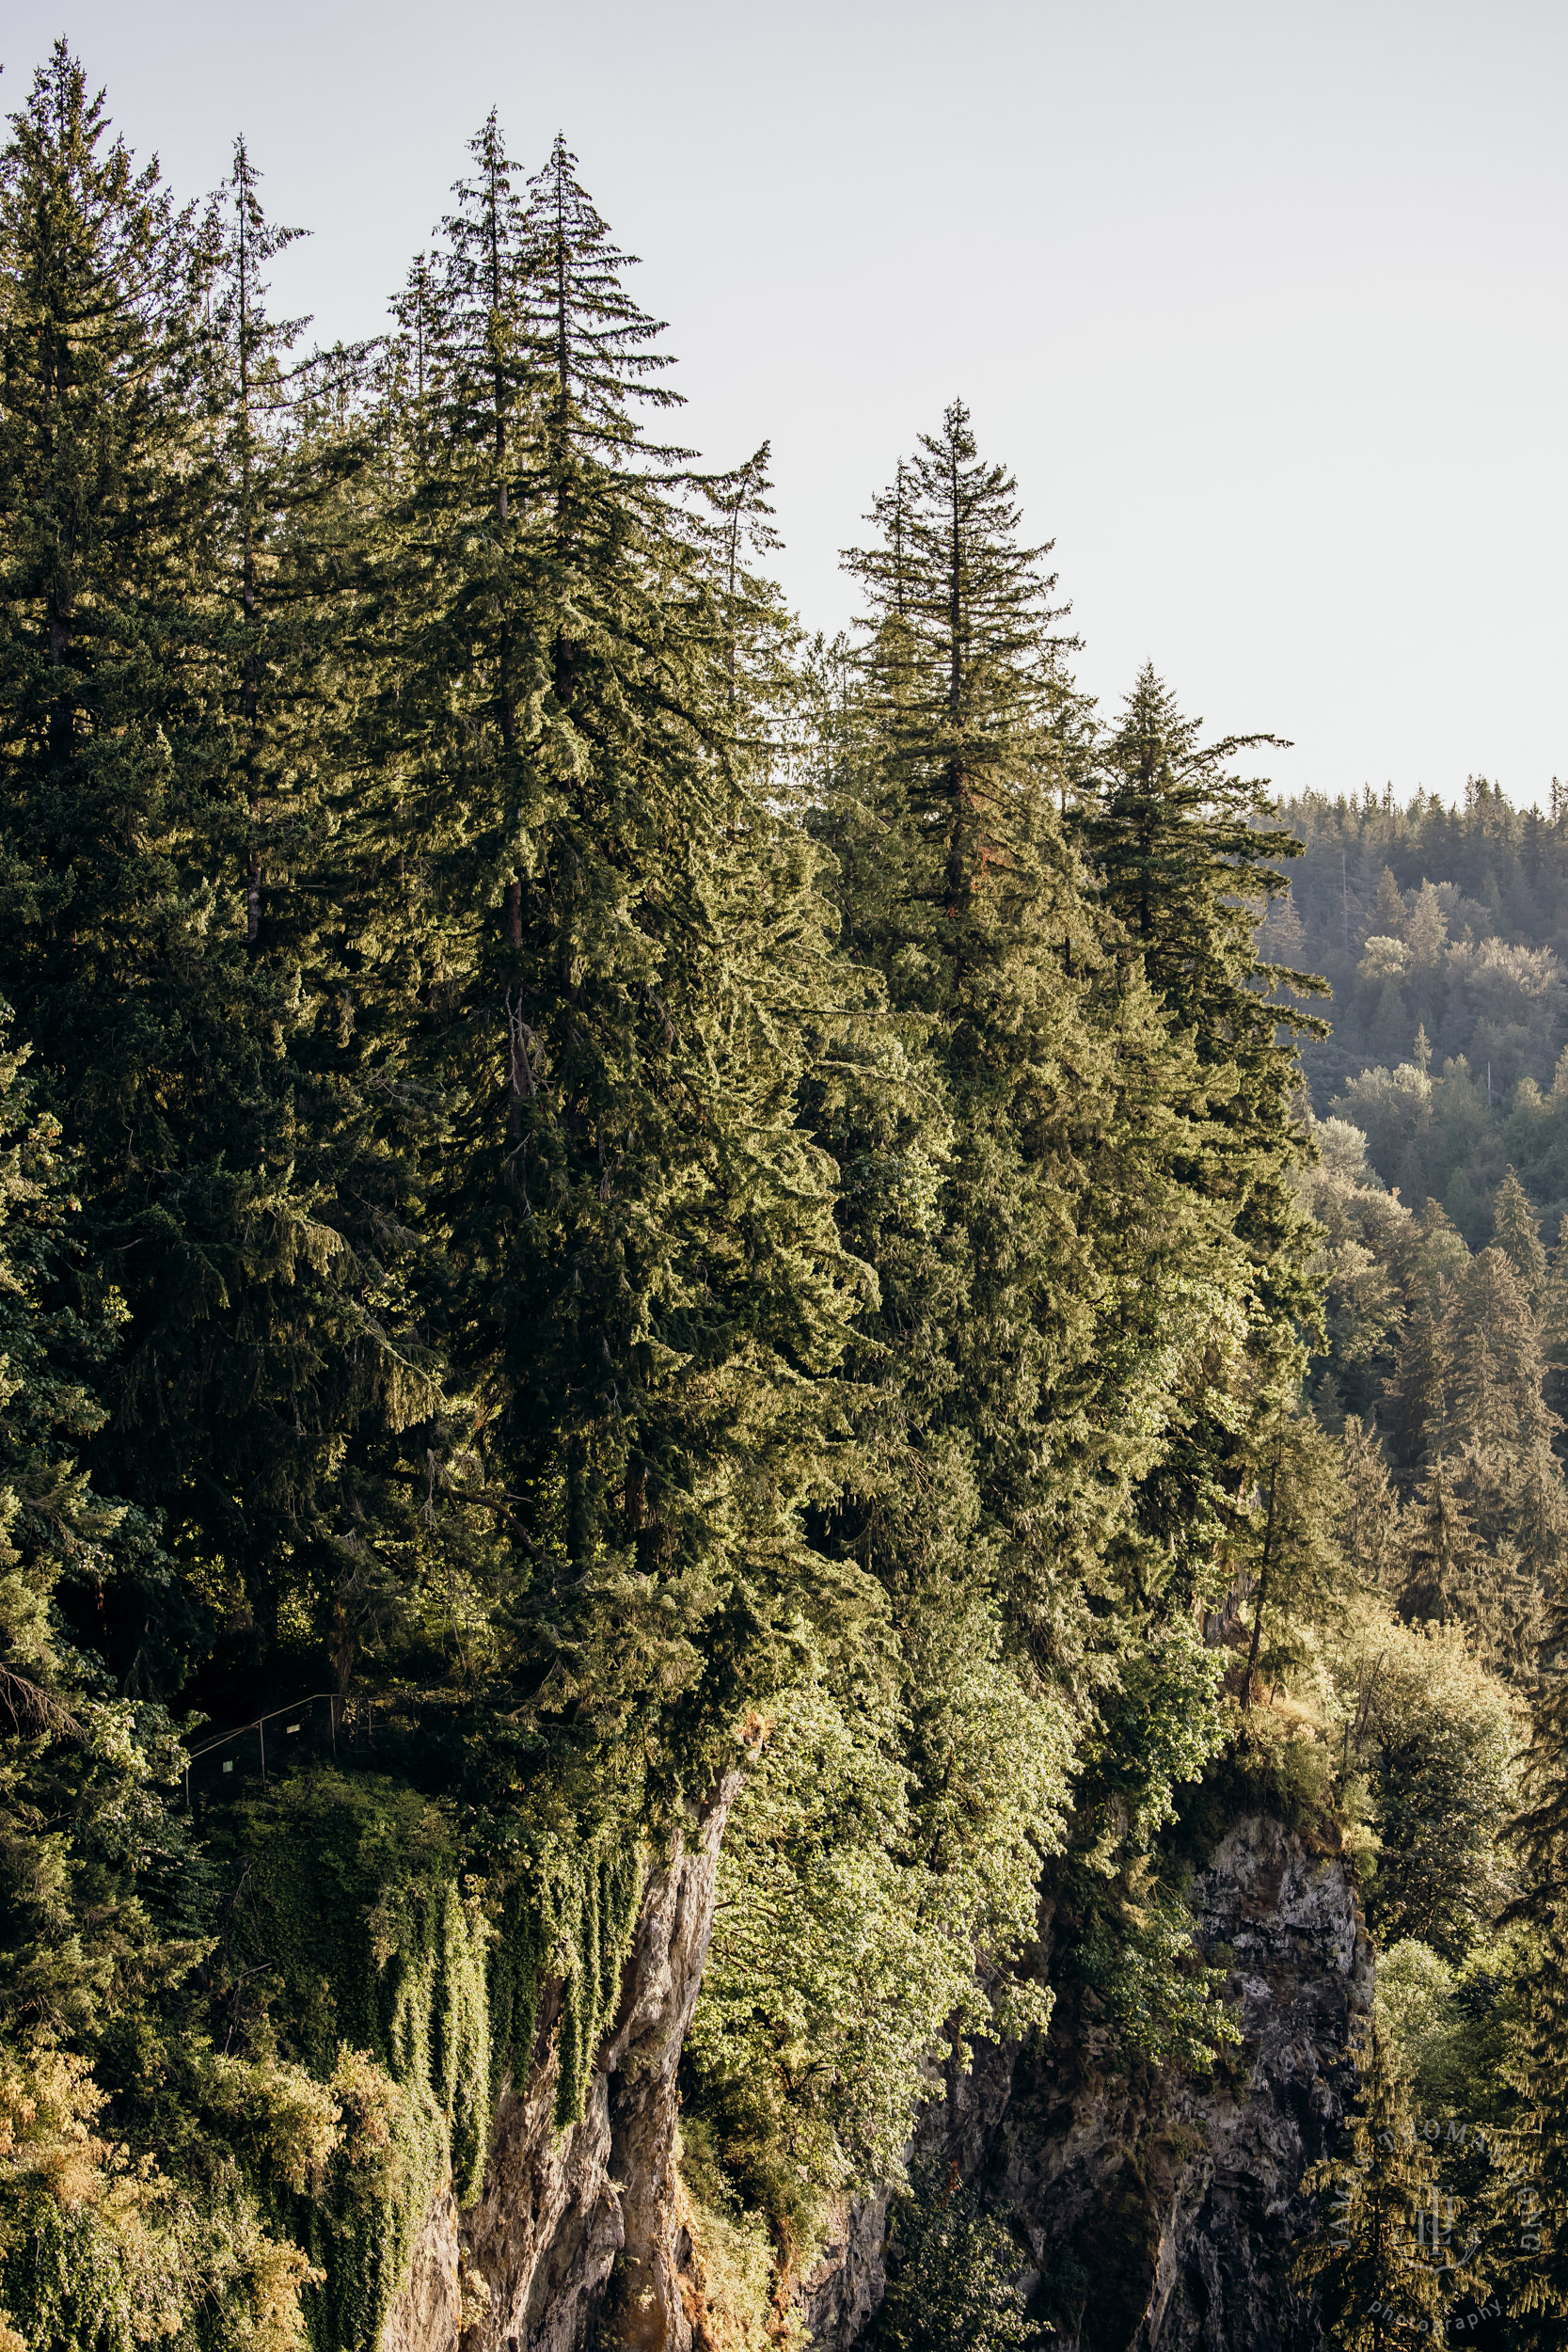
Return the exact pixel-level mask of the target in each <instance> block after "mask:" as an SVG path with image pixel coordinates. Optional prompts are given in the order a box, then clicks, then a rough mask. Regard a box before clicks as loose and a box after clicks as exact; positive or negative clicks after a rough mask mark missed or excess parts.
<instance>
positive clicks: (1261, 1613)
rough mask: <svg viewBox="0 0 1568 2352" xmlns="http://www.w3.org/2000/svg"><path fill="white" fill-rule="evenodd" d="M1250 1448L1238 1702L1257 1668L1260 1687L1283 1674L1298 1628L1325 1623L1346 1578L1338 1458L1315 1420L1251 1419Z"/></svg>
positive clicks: (1281, 1415) (1279, 1415) (1252, 1684)
mask: <svg viewBox="0 0 1568 2352" xmlns="http://www.w3.org/2000/svg"><path fill="white" fill-rule="evenodd" d="M1251 1453H1252V1456H1253V1459H1254V1461H1255V1462H1256V1464H1257V1476H1258V1493H1257V1498H1256V1501H1255V1502H1254V1505H1253V1511H1252V1518H1251V1525H1250V1527H1249V1528H1248V1531H1247V1541H1246V1544H1245V1548H1244V1549H1243V1552H1242V1557H1243V1562H1244V1565H1245V1569H1246V1573H1247V1575H1248V1579H1249V1581H1250V1584H1251V1595H1250V1599H1251V1609H1252V1639H1251V1642H1250V1644H1249V1645H1248V1648H1247V1658H1246V1679H1245V1683H1244V1685H1243V1695H1242V1704H1243V1708H1247V1707H1250V1706H1251V1705H1252V1702H1253V1697H1254V1693H1255V1688H1256V1683H1257V1677H1258V1676H1259V1671H1261V1674H1262V1677H1263V1681H1264V1684H1265V1686H1266V1685H1268V1684H1271V1683H1274V1682H1275V1681H1283V1679H1284V1678H1285V1675H1286V1673H1287V1671H1288V1669H1289V1667H1290V1665H1291V1663H1292V1662H1293V1661H1295V1660H1296V1659H1297V1658H1298V1657H1299V1655H1300V1635H1301V1629H1303V1628H1304V1627H1307V1626H1313V1625H1321V1624H1323V1623H1324V1622H1325V1620H1326V1619H1327V1618H1328V1617H1329V1616H1330V1615H1331V1614H1332V1613H1333V1610H1334V1606H1335V1603H1336V1601H1337V1600H1338V1597H1339V1596H1340V1595H1341V1594H1342V1592H1343V1590H1344V1587H1345V1584H1346V1582H1347V1570H1346V1563H1345V1559H1344V1555H1343V1553H1342V1551H1341V1549H1340V1547H1339V1534H1340V1518H1341V1511H1342V1501H1343V1498H1342V1491H1341V1488H1340V1486H1339V1481H1338V1463H1337V1462H1336V1460H1335V1452H1334V1447H1333V1445H1332V1443H1331V1441H1330V1440H1329V1438H1327V1437H1326V1436H1325V1434H1324V1432H1323V1430H1322V1429H1321V1428H1320V1427H1319V1425H1318V1423H1317V1422H1316V1420H1315V1419H1313V1418H1312V1417H1311V1416H1310V1415H1309V1414H1306V1413H1299V1412H1291V1411H1275V1413H1273V1414H1271V1415H1270V1416H1269V1418H1268V1419H1267V1420H1266V1421H1263V1422H1260V1423H1259V1425H1257V1426H1255V1428H1254V1430H1253V1433H1252V1436H1251ZM1238 1549H1240V1547H1238ZM1265 1629H1267V1631H1268V1635H1269V1639H1268V1642H1267V1644H1266V1645H1265V1643H1264V1638H1263V1637H1264V1632H1265Z"/></svg>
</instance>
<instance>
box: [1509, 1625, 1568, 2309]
mask: <svg viewBox="0 0 1568 2352" xmlns="http://www.w3.org/2000/svg"><path fill="white" fill-rule="evenodd" d="M1543 1661H1544V1666H1545V1668H1546V1671H1545V1672H1544V1675H1543V1677H1542V1680H1541V1684H1540V1687H1539V1689H1538V1692H1537V1694H1536V1698H1535V1705H1534V1724H1533V1729H1532V1736H1531V1740H1530V1745H1529V1749H1528V1755H1527V1756H1526V1758H1525V1783H1526V1804H1525V1808H1524V1810H1523V1812H1522V1813H1521V1815H1520V1817H1519V1819H1518V1820H1517V1822H1516V1823H1515V1824H1514V1829H1515V1836H1516V1837H1517V1839H1518V1843H1519V1848H1520V1851H1521V1854H1522V1858H1523V1861H1524V1864H1525V1888H1524V1892H1523V1894H1522V1895H1521V1897H1520V1898H1519V1899H1518V1900H1517V1902H1516V1903H1515V1904H1514V1905H1513V1910H1514V1911H1515V1913H1517V1914H1519V1915H1522V1916H1523V1917H1524V1919H1525V1920H1526V1921H1527V1922H1528V1931H1529V1933H1530V1935H1531V1938H1532V1947H1531V1961H1532V1963H1533V1964H1532V1965H1531V1966H1530V1968H1529V1970H1528V1982H1527V1987H1526V1990H1527V1998H1528V2010H1527V2018H1528V2022H1527V2026H1526V2032H1525V2048H1524V2051H1523V2054H1522V2063H1521V2067H1520V2081H1519V2089H1520V2090H1521V2091H1522V2093H1523V2097H1524V2103H1525V2106H1526V2111H1527V2115H1528V2122H1529V2125H1530V2127H1531V2129H1530V2133H1529V2137H1528V2139H1526V2140H1525V2141H1524V2142H1523V2143H1522V2144H1523V2145H1525V2146H1526V2147H1528V2148H1529V2149H1530V2152H1531V2155H1532V2162H1531V2165H1530V2176H1529V2180H1528V2189H1527V2194H1526V2196H1525V2198H1524V2200H1523V2201H1522V2203H1523V2212H1522V2219H1523V2230H1522V2232H1520V2231H1519V2230H1518V2228H1517V2227H1516V2228H1515V2230H1514V2231H1513V2233H1511V2236H1512V2239H1513V2243H1512V2244H1511V2245H1510V2247H1509V2252H1510V2254H1511V2256H1512V2257H1513V2259H1512V2261H1511V2263H1510V2265H1509V2267H1510V2270H1511V2272H1512V2274H1513V2275H1512V2278H1511V2281H1510V2282H1511V2284H1512V2285H1513V2290H1514V2302H1513V2312H1514V2313H1515V2314H1516V2320H1515V2324H1516V2326H1517V2328H1518V2330H1519V2338H1520V2341H1521V2343H1523V2344H1526V2345H1528V2346H1530V2347H1539V2348H1540V2352H1545V2347H1546V2346H1547V2345H1549V2344H1556V2343H1558V2342H1560V2337H1561V2331H1562V2328H1563V2325H1564V2322H1565V2321H1568V1673H1565V1672H1564V1664H1565V1661H1568V1609H1565V1608H1564V1606H1563V1604H1562V1602H1561V1600H1560V1599H1559V1600H1558V1602H1557V1604H1556V1606H1555V1608H1554V1610H1553V1613H1552V1620H1551V1624H1550V1627H1549V1629H1548V1637H1547V1640H1546V1643H1545V1645H1544V1650H1543ZM1514 2218H1515V2222H1516V2223H1517V2221H1518V2220H1519V2218H1520V2217H1519V2216H1515V2217H1514Z"/></svg>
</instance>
